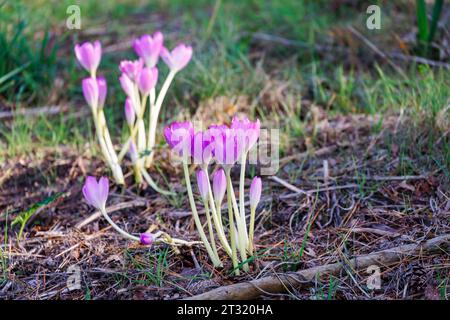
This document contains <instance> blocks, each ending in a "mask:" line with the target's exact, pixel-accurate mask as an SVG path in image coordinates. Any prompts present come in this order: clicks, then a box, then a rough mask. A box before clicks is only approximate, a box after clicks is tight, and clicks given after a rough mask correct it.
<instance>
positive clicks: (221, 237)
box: [202, 165, 231, 256]
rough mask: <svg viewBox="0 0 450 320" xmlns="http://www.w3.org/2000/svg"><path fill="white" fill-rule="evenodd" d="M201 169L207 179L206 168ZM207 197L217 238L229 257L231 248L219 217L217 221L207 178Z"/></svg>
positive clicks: (205, 166)
mask: <svg viewBox="0 0 450 320" xmlns="http://www.w3.org/2000/svg"><path fill="white" fill-rule="evenodd" d="M202 169H203V170H204V171H205V173H206V176H207V177H209V174H208V166H207V165H204V166H202ZM208 197H209V205H210V207H211V211H212V216H213V220H214V225H215V227H216V230H217V235H218V236H219V240H220V243H221V244H222V246H223V249H224V250H225V252H226V253H227V254H228V255H229V256H231V248H230V245H229V244H228V241H227V238H226V237H225V232H224V229H223V225H222V218H221V217H220V219H219V217H218V215H217V210H216V205H215V202H214V196H213V193H212V188H211V182H210V181H209V178H208Z"/></svg>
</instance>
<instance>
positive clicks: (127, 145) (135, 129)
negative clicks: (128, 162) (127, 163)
mask: <svg viewBox="0 0 450 320" xmlns="http://www.w3.org/2000/svg"><path fill="white" fill-rule="evenodd" d="M137 132H138V126H137V125H136V124H135V125H134V126H133V129H132V130H131V134H130V136H129V137H128V140H127V141H126V142H125V144H124V145H123V147H122V150H120V153H119V157H118V158H119V162H122V160H123V158H124V157H125V155H126V154H127V152H128V149H129V148H130V145H131V142H132V141H134V140H135V138H136V134H137Z"/></svg>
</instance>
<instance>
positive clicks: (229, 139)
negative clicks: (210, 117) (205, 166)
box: [209, 125, 244, 166]
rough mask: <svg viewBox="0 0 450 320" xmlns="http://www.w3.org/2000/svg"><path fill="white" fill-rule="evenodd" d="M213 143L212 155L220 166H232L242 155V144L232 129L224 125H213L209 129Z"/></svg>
mask: <svg viewBox="0 0 450 320" xmlns="http://www.w3.org/2000/svg"><path fill="white" fill-rule="evenodd" d="M209 132H210V136H211V139H212V141H213V143H214V149H213V154H214V157H215V158H216V160H217V162H218V163H220V164H222V165H228V166H229V165H233V164H235V163H236V161H237V160H238V159H239V157H240V156H241V154H242V151H243V150H244V148H243V143H242V141H240V140H239V139H238V136H237V135H236V132H235V130H234V129H231V128H228V127H227V126H225V125H219V126H217V125H213V126H211V127H210V128H209Z"/></svg>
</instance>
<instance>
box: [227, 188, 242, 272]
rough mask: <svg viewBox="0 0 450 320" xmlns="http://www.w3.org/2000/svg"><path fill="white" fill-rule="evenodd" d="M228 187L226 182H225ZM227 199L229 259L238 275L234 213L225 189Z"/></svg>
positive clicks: (228, 193)
mask: <svg viewBox="0 0 450 320" xmlns="http://www.w3.org/2000/svg"><path fill="white" fill-rule="evenodd" d="M227 189H228V184H227ZM227 201H228V220H229V221H228V222H229V232H230V242H231V261H232V263H233V269H234V274H235V275H237V276H238V275H239V274H240V271H239V269H238V259H237V252H236V235H235V228H234V215H233V207H232V204H231V194H230V192H228V191H227Z"/></svg>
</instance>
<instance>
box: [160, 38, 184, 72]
mask: <svg viewBox="0 0 450 320" xmlns="http://www.w3.org/2000/svg"><path fill="white" fill-rule="evenodd" d="M161 58H162V59H163V60H164V62H165V63H166V64H167V66H168V67H169V68H170V70H171V71H175V72H177V71H180V70H181V69H183V68H184V67H185V66H186V65H187V64H188V63H189V60H191V58H192V47H191V46H186V45H185V44H183V43H182V44H179V45H178V46H176V47H175V48H174V49H173V50H172V51H169V50H168V49H167V48H162V50H161Z"/></svg>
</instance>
